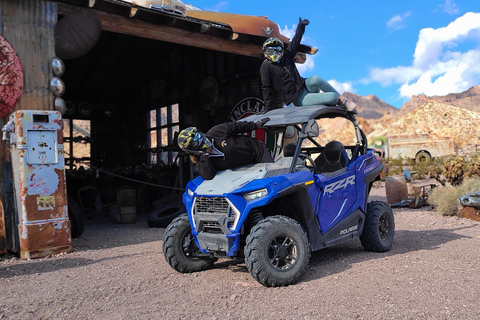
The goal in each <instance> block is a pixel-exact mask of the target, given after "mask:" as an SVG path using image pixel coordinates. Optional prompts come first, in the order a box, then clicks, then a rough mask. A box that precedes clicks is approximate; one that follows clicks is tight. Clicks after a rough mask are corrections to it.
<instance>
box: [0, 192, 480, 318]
mask: <svg viewBox="0 0 480 320" xmlns="http://www.w3.org/2000/svg"><path fill="white" fill-rule="evenodd" d="M371 199H372V200H386V198H385V189H384V188H383V187H379V188H374V189H373V190H372V194H371ZM394 213H395V220H396V233H395V241H394V244H393V247H392V249H391V250H390V251H389V252H386V253H370V252H366V251H364V250H363V248H362V246H361V244H360V241H359V240H352V241H350V242H348V243H346V244H342V245H338V246H335V247H332V248H329V249H324V250H321V251H318V252H314V253H313V254H312V257H311V260H310V265H309V267H308V269H307V272H306V274H305V275H304V277H303V278H302V280H301V281H300V282H299V283H298V284H295V285H291V286H288V287H282V288H265V287H263V286H262V285H260V284H259V283H258V282H256V281H255V280H254V279H253V278H252V277H251V276H250V274H249V273H248V271H247V268H246V267H245V264H244V263H243V261H237V260H227V259H224V260H220V261H219V262H217V263H216V264H215V266H214V268H213V269H211V270H208V271H204V272H199V273H194V274H180V273H177V272H176V271H174V270H173V269H172V268H170V266H169V265H168V264H167V263H166V262H165V259H164V258H163V253H162V240H161V239H162V236H163V233H164V231H165V229H162V228H159V229H156V228H151V229H150V228H148V227H147V224H146V221H145V217H140V219H139V221H138V222H137V223H135V224H129V225H119V224H113V223H111V222H110V221H109V219H108V218H107V217H96V218H94V219H93V220H88V221H87V225H86V228H85V232H84V234H83V235H82V236H81V237H80V238H78V239H73V245H74V248H75V252H73V253H71V254H62V255H57V256H54V257H48V258H43V259H35V260H30V261H25V260H19V259H17V258H15V257H12V256H6V257H5V256H4V257H2V258H0V279H1V289H0V319H102V320H106V319H226V318H228V319H369V320H370V319H382V320H383V319H480V272H479V267H478V266H479V265H480V223H478V222H475V221H472V220H467V219H459V218H456V217H443V216H441V215H439V214H437V213H436V212H435V211H434V210H432V209H430V208H429V207H423V208H421V209H406V208H402V209H394Z"/></svg>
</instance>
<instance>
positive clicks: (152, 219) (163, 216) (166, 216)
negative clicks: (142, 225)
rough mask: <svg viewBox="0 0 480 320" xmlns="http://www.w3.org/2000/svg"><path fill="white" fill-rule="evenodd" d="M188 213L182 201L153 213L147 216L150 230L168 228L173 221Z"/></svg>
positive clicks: (163, 206) (162, 207)
mask: <svg viewBox="0 0 480 320" xmlns="http://www.w3.org/2000/svg"><path fill="white" fill-rule="evenodd" d="M185 212H187V210H186V209H185V205H184V204H183V202H182V201H175V202H171V203H168V204H165V205H162V206H161V207H159V208H156V209H154V210H153V211H151V212H150V213H149V214H148V216H147V224H148V226H149V227H150V228H166V227H167V226H168V225H169V224H170V222H172V220H173V219H175V218H176V217H178V216H179V215H181V214H182V213H185Z"/></svg>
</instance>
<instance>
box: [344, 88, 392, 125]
mask: <svg viewBox="0 0 480 320" xmlns="http://www.w3.org/2000/svg"><path fill="white" fill-rule="evenodd" d="M342 96H343V97H345V98H347V99H348V100H350V101H353V102H355V103H356V104H357V106H358V108H357V112H358V117H361V118H365V119H380V118H382V117H383V116H384V115H385V114H387V115H388V114H396V113H398V112H399V109H397V108H395V107H394V106H392V105H389V104H388V103H385V102H384V101H382V100H380V99H379V98H377V97H376V96H374V95H373V94H371V95H368V96H366V97H364V96H359V95H357V94H354V93H351V92H344V93H343V94H342Z"/></svg>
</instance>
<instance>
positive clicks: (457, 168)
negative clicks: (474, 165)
mask: <svg viewBox="0 0 480 320" xmlns="http://www.w3.org/2000/svg"><path fill="white" fill-rule="evenodd" d="M464 165H465V161H464V160H463V157H461V156H458V157H456V158H455V159H453V160H450V161H446V162H445V164H444V165H443V167H442V174H443V175H444V176H445V178H446V179H447V181H448V182H449V183H450V184H451V185H452V186H459V185H461V184H462V182H463V173H464V169H463V167H464Z"/></svg>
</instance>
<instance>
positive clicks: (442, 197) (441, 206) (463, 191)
mask: <svg viewBox="0 0 480 320" xmlns="http://www.w3.org/2000/svg"><path fill="white" fill-rule="evenodd" d="M479 186H480V178H479V177H474V178H473V177H471V178H466V179H465V180H464V181H463V183H462V184H461V185H460V186H458V187H457V188H453V187H437V188H435V189H433V190H432V192H431V193H430V195H429V196H428V203H429V204H430V205H432V206H434V207H435V208H436V210H437V212H438V213H441V214H442V215H444V216H455V215H457V214H458V211H459V209H460V207H461V206H460V202H459V201H458V198H459V197H460V196H464V195H467V194H468V193H470V192H475V191H477V190H478V189H479Z"/></svg>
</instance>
